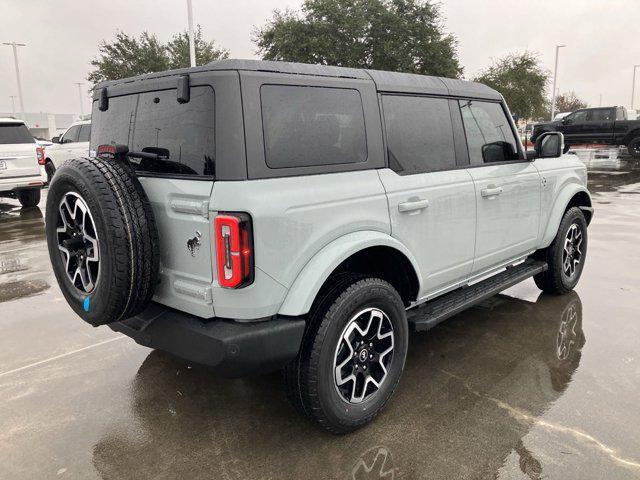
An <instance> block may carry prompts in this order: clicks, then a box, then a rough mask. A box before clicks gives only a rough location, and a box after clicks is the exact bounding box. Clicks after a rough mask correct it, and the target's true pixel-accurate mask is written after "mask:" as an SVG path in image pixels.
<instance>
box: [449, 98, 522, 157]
mask: <svg viewBox="0 0 640 480" xmlns="http://www.w3.org/2000/svg"><path fill="white" fill-rule="evenodd" d="M459 104H460V111H461V112H462V121H463V123H464V131H465V135H466V137H467V146H468V148H469V159H470V160H471V164H472V165H478V164H482V163H494V162H508V161H513V160H518V159H519V155H518V147H517V143H516V139H515V136H514V135H513V131H512V130H511V124H510V123H509V120H508V119H507V116H506V115H505V113H504V110H503V109H502V106H501V105H500V104H499V103H493V102H483V101H479V100H459Z"/></svg>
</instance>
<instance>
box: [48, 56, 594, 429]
mask: <svg viewBox="0 0 640 480" xmlns="http://www.w3.org/2000/svg"><path fill="white" fill-rule="evenodd" d="M92 123H93V129H92V133H91V144H90V150H91V151H90V157H89V158H78V159H74V160H69V161H67V162H66V163H65V164H64V165H63V166H62V167H61V168H59V169H58V171H57V172H56V175H55V177H54V179H53V181H52V184H51V187H50V190H49V194H48V198H47V209H46V227H47V242H48V248H49V255H50V258H51V262H52V265H53V269H54V271H55V275H56V278H57V280H58V283H59V285H60V288H61V290H62V292H63V293H64V296H65V298H66V300H67V301H68V302H69V304H70V305H71V307H72V308H73V310H74V311H75V312H76V313H77V314H78V315H79V316H80V317H81V318H82V319H83V320H85V321H86V322H89V323H90V324H92V325H95V326H98V325H108V326H109V327H110V328H112V329H113V330H115V331H118V332H122V333H124V334H125V335H128V336H130V337H131V338H133V339H134V340H135V341H136V342H138V343H139V344H141V345H145V346H148V347H151V348H157V349H161V350H165V351H168V352H171V353H173V354H175V355H177V356H179V357H182V358H184V359H186V360H188V361H191V362H197V363H199V364H204V365H208V366H211V367H214V369H215V370H216V371H217V372H219V373H221V374H223V375H228V376H240V375H247V374H251V373H256V372H266V371H271V370H276V369H283V371H284V378H285V384H286V389H287V394H288V397H289V398H290V400H291V401H292V403H293V405H294V406H295V407H296V409H297V410H299V411H300V412H301V413H303V414H305V415H307V416H309V417H311V418H312V419H313V420H314V421H316V422H317V423H318V424H319V425H321V426H322V427H324V428H326V429H327V430H329V431H331V432H334V433H344V432H348V431H352V430H355V429H357V428H358V427H361V426H362V425H364V424H366V423H367V422H369V421H371V420H372V418H373V417H374V416H375V415H376V413H377V412H378V411H380V409H381V408H382V407H383V406H384V405H385V404H386V403H387V402H388V401H389V399H390V398H391V395H392V394H393V391H394V389H395V387H396V385H397V383H398V381H399V379H400V375H401V373H402V370H403V367H404V363H405V358H406V355H407V345H408V342H407V340H408V335H409V331H424V330H428V329H429V328H432V327H433V326H435V325H436V324H438V323H439V322H441V321H443V320H445V319H446V318H448V317H451V316H453V315H455V314H457V313H459V312H460V311H462V310H463V309H465V308H468V307H470V306H472V305H474V304H476V303H478V302H480V301H482V300H483V299H486V298H487V297H490V296H492V295H494V294H496V293H498V292H500V291H501V290H504V289H506V288H508V287H510V286H512V285H514V284H516V283H518V282H521V281H523V280H525V279H527V278H529V277H533V278H534V280H535V283H536V284H537V285H538V287H540V288H541V289H542V290H544V291H546V292H550V293H555V294H564V293H567V292H569V291H571V290H572V289H573V288H574V287H575V285H576V283H577V282H578V279H579V278H580V275H581V273H582V269H583V268H584V264H585V258H586V253H587V225H588V224H589V222H590V220H591V218H592V215H593V209H592V207H591V198H590V195H589V193H588V191H587V189H586V183H587V175H586V169H585V166H584V165H583V164H582V163H581V162H580V161H579V160H578V159H577V157H575V156H574V155H564V156H563V155H562V150H563V136H562V133H557V132H553V133H547V134H545V135H542V136H540V138H538V139H537V142H536V148H535V151H531V152H525V151H524V150H523V147H522V145H521V143H520V141H519V138H518V135H517V132H516V128H515V125H514V123H513V121H512V118H511V115H510V114H509V110H508V108H507V105H506V104H505V102H504V99H503V98H502V96H501V95H500V94H499V93H498V92H496V91H495V90H492V89H490V88H488V87H486V86H484V85H481V84H478V83H472V82H467V81H462V80H454V79H448V78H435V77H428V76H421V75H412V74H402V73H393V72H381V71H371V70H361V69H351V68H340V67H330V66H316V65H304V64H295V63H284V62H267V61H245V60H222V61H217V62H213V63H210V64H208V65H205V66H202V67H196V68H189V69H184V70H176V71H169V72H163V73H154V74H148V75H142V76H139V77H134V78H128V79H124V80H118V81H111V82H105V83H102V84H100V85H98V86H97V87H96V88H95V90H94V96H93V112H92Z"/></svg>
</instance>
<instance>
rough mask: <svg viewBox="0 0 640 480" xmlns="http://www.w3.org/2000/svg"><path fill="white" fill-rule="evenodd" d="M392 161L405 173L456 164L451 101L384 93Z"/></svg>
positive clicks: (393, 167)
mask: <svg viewBox="0 0 640 480" xmlns="http://www.w3.org/2000/svg"><path fill="white" fill-rule="evenodd" d="M382 105H383V109H384V121H385V126H386V130H387V149H388V152H389V165H390V167H391V168H392V169H394V170H395V171H396V172H398V173H400V174H403V175H411V174H413V173H423V172H429V171H433V170H446V169H451V168H454V167H455V164H456V156H455V150H454V146H453V126H452V124H451V114H450V112H449V101H448V100H446V99H441V98H427V97H409V96H384V97H383V99H382Z"/></svg>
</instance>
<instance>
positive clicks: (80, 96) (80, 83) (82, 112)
mask: <svg viewBox="0 0 640 480" xmlns="http://www.w3.org/2000/svg"><path fill="white" fill-rule="evenodd" d="M76 85H78V100H80V118H82V117H84V108H82V85H84V83H82V82H76Z"/></svg>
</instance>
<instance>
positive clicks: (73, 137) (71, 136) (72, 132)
mask: <svg viewBox="0 0 640 480" xmlns="http://www.w3.org/2000/svg"><path fill="white" fill-rule="evenodd" d="M79 134H80V125H76V126H74V127H71V128H70V129H69V130H67V131H66V132H65V134H64V135H63V136H62V143H73V142H77V141H78V135H79Z"/></svg>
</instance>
